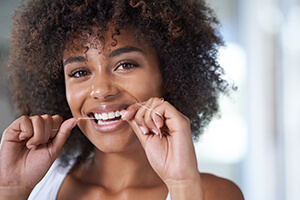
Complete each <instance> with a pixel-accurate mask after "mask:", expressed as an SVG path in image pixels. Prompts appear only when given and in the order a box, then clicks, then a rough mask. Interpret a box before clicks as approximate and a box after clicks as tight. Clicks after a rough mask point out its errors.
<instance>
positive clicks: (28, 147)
mask: <svg viewBox="0 0 300 200" xmlns="http://www.w3.org/2000/svg"><path fill="white" fill-rule="evenodd" d="M34 147H35V145H27V149H33V148H34Z"/></svg>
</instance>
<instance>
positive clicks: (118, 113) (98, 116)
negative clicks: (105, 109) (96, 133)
mask: <svg viewBox="0 0 300 200" xmlns="http://www.w3.org/2000/svg"><path fill="white" fill-rule="evenodd" d="M94 115H95V118H96V119H97V120H101V119H102V120H108V119H114V118H116V117H120V116H121V111H118V110H117V111H116V112H109V113H102V114H100V113H95V114H94Z"/></svg>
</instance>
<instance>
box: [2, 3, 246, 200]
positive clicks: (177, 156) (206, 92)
mask: <svg viewBox="0 0 300 200" xmlns="http://www.w3.org/2000/svg"><path fill="white" fill-rule="evenodd" d="M215 25H217V20H216V19H215V18H214V17H213V15H212V14H211V11H210V9H208V8H207V7H206V6H205V4H204V3H203V2H193V1H183V0H182V1H179V0H178V1H171V0H166V1H158V0H157V1H134V0H129V1H124V0H116V1H107V0H85V1H84V0H77V1H73V0H72V1H71V0H53V1H44V0H31V1H29V2H28V3H27V4H26V5H22V6H21V7H19V9H18V10H17V12H16V14H15V16H14V25H13V29H12V39H11V57H10V58H11V59H10V65H11V66H12V67H13V69H12V90H13V92H14V93H13V100H14V102H15V104H16V108H18V110H19V112H20V114H21V115H23V116H22V117H20V118H18V119H17V120H16V121H14V122H13V123H12V124H11V125H10V126H9V127H8V128H7V129H6V130H5V132H4V134H3V137H2V141H1V149H0V160H1V163H0V185H1V187H0V190H1V192H0V197H1V199H25V198H28V197H29V199H133V200H134V199H166V198H167V199H172V200H176V199H180V200H182V199H189V200H191V199H206V200H207V199H231V200H232V199H243V197H242V194H241V192H240V190H239V189H238V187H237V186H236V185H235V184H233V183H232V182H230V181H228V180H225V179H222V178H219V177H216V176H213V175H209V174H201V173H199V172H198V167H197V162H196V156H195V151H194V147H193V138H194V139H197V137H198V136H199V134H200V132H201V131H202V130H203V128H204V127H205V125H207V124H208V122H209V121H210V120H211V119H212V117H213V115H214V114H215V113H216V112H217V110H218V105H217V97H218V95H219V93H221V92H226V91H227V88H228V84H227V82H226V81H225V80H223V79H222V78H221V77H222V75H223V71H222V68H221V67H220V66H219V65H218V63H217V61H216V54H217V48H218V46H219V45H221V44H222V40H221V39H220V37H219V36H218V35H217V33H216V30H215V28H214V26H215ZM76 125H77V126H76ZM75 126H76V127H75ZM74 127H75V128H74ZM58 157H59V158H58ZM53 163H54V164H53ZM50 167H51V168H50ZM49 168H50V169H49ZM200 169H201V166H200Z"/></svg>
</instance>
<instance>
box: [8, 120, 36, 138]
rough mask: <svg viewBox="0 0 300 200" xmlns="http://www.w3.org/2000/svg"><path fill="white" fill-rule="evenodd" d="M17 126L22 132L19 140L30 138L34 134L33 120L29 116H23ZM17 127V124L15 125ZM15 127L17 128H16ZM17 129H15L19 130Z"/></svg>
mask: <svg viewBox="0 0 300 200" xmlns="http://www.w3.org/2000/svg"><path fill="white" fill-rule="evenodd" d="M17 124H18V125H17V126H18V127H19V128H17V129H18V130H19V131H20V133H19V140H20V141H23V140H26V139H29V138H30V137H32V135H33V127H32V123H31V120H30V118H29V117H28V116H22V117H20V118H19V119H18V120H17ZM13 126H14V125H13ZM14 127H15V126H14ZM14 129H15V128H14ZM17 129H15V130H17Z"/></svg>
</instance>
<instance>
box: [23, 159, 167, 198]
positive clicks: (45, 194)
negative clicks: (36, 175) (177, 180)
mask: <svg viewBox="0 0 300 200" xmlns="http://www.w3.org/2000/svg"><path fill="white" fill-rule="evenodd" d="M72 165H73V164H72ZM72 165H70V166H68V167H66V168H62V167H59V160H56V161H55V162H54V163H53V165H52V166H51V168H50V169H49V171H48V172H47V174H46V175H45V176H44V178H43V179H42V180H41V181H40V182H39V183H38V184H37V185H36V186H35V187H34V189H33V190H32V191H31V193H30V195H29V198H28V200H56V197H57V194H58V191H59V188H60V186H61V184H62V182H63V181H64V179H65V177H66V176H67V174H68V172H69V170H70V169H71V168H72ZM166 200H171V197H170V193H168V196H167V199H166Z"/></svg>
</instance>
